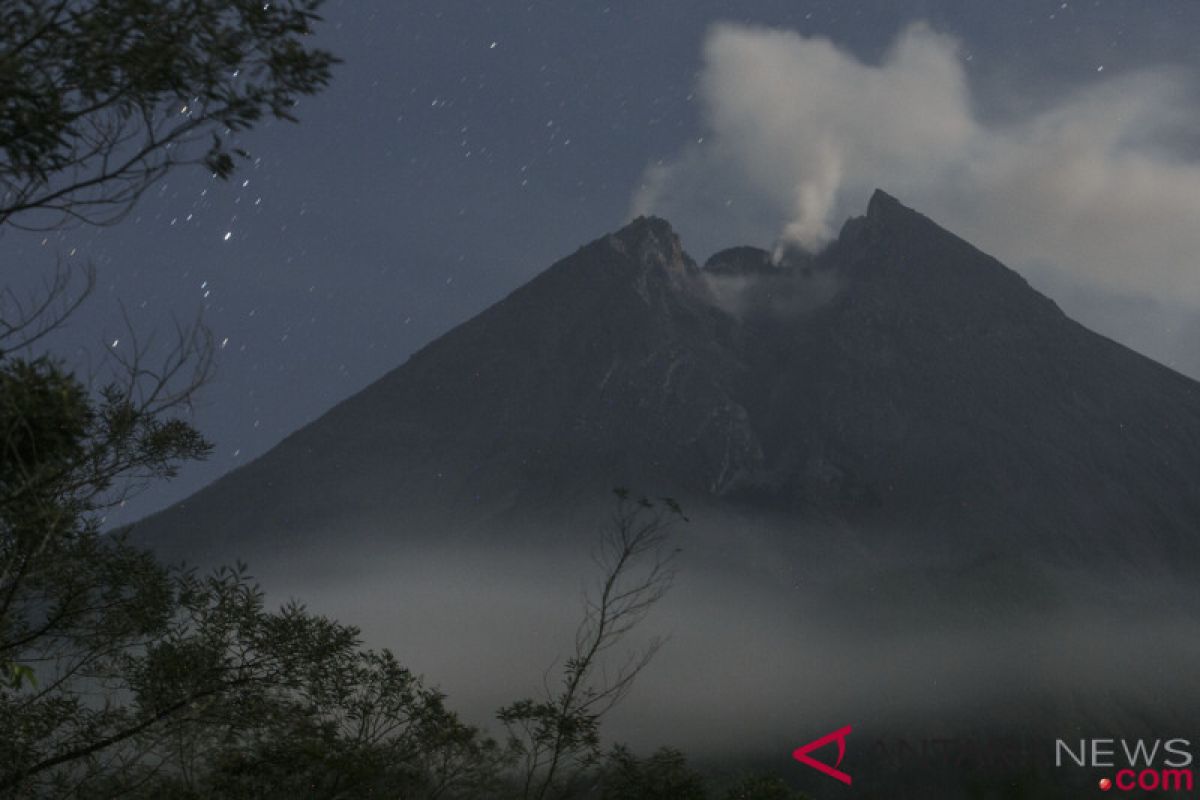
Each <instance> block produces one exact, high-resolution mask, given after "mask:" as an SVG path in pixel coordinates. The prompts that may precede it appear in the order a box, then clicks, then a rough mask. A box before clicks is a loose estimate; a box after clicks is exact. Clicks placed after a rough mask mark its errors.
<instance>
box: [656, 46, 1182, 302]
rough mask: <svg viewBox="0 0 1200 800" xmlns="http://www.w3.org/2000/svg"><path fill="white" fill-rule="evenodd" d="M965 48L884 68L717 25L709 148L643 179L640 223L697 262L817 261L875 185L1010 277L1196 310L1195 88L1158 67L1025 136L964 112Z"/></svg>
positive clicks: (1093, 87) (696, 146) (1016, 127)
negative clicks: (801, 255) (656, 225)
mask: <svg viewBox="0 0 1200 800" xmlns="http://www.w3.org/2000/svg"><path fill="white" fill-rule="evenodd" d="M963 64H964V62H963V60H962V58H961V56H960V53H959V48H958V43H957V42H956V41H955V39H953V38H952V37H950V36H947V35H944V34H942V33H938V32H936V31H934V30H932V29H931V28H930V27H929V26H927V25H924V24H916V25H913V26H910V27H909V28H907V29H906V30H904V31H903V32H901V34H900V35H899V36H898V37H897V39H896V41H895V42H894V44H893V45H892V47H891V49H890V50H889V51H888V52H887V53H886V54H885V55H884V57H883V58H882V59H881V60H880V62H879V63H877V64H868V63H864V62H863V61H860V60H859V59H858V58H856V57H855V56H854V55H853V54H851V53H848V52H846V51H845V50H842V49H840V48H839V47H837V46H836V45H834V44H833V43H831V42H830V41H828V40H826V39H821V38H804V37H802V36H800V35H798V34H796V33H793V32H789V31H781V30H772V29H766V28H756V27H743V26H737V25H729V24H722V25H717V26H714V27H713V28H712V29H711V31H710V33H709V35H708V38H707V41H706V43H705V47H704V68H703V70H702V72H701V76H700V82H699V95H700V98H701V100H702V102H703V104H704V111H703V116H704V122H705V127H706V130H705V131H704V136H703V138H702V139H701V140H700V141H698V142H696V143H693V144H691V145H688V146H687V147H685V148H684V149H683V150H682V151H681V152H680V153H678V155H677V156H676V157H675V158H674V159H672V160H669V161H666V162H663V163H660V164H656V165H653V166H651V167H649V168H648V169H647V170H646V172H645V174H644V176H643V181H642V185H641V187H640V189H639V190H638V191H637V192H636V194H635V196H634V198H633V210H634V211H635V213H655V214H660V215H662V216H665V217H667V218H668V219H671V220H672V221H673V222H674V223H675V224H676V225H677V226H678V227H679V228H680V230H681V231H682V233H683V235H684V240H685V241H688V242H689V243H691V247H692V248H693V249H697V250H702V249H704V248H710V249H716V248H718V247H722V246H728V245H731V244H745V243H752V244H759V245H767V244H770V243H772V242H774V241H776V240H778V239H780V238H782V239H784V240H785V241H791V242H795V243H798V244H801V245H802V246H804V247H806V248H807V249H810V250H816V249H818V248H820V246H821V245H822V244H823V243H825V242H826V241H828V240H829V239H830V238H831V237H832V236H833V235H834V234H835V233H836V228H837V226H838V225H840V223H841V221H842V220H843V219H845V217H846V216H849V215H851V214H860V213H862V209H863V208H864V207H865V204H866V200H867V198H868V196H869V194H870V192H871V190H872V189H873V188H875V187H882V188H884V189H886V190H888V191H889V192H891V193H893V194H896V195H897V196H898V197H900V198H901V199H902V200H903V201H904V202H905V204H906V205H909V206H911V207H914V208H917V209H919V210H920V211H922V212H923V213H925V214H927V215H929V216H931V217H933V218H934V219H936V220H938V222H939V223H941V224H943V225H945V226H946V227H948V228H950V229H951V230H953V231H955V232H956V233H958V234H959V235H961V236H963V237H965V238H967V239H968V240H970V241H972V242H974V243H976V244H978V245H980V246H981V247H982V248H983V249H985V250H987V251H989V252H992V253H994V254H995V255H997V256H999V257H1000V258H1001V259H1003V260H1005V261H1008V262H1009V263H1011V264H1013V265H1015V266H1022V265H1028V264H1032V263H1053V264H1056V265H1058V266H1059V267H1060V268H1063V269H1065V270H1068V271H1069V272H1070V273H1072V274H1073V275H1074V276H1075V277H1076V278H1077V279H1080V280H1083V281H1087V282H1089V283H1091V284H1093V285H1098V286H1101V287H1104V288H1106V289H1109V290H1117V291H1135V292H1143V293H1149V294H1152V295H1155V296H1157V297H1160V298H1167V297H1169V298H1174V299H1176V300H1183V301H1184V302H1188V303H1190V304H1191V305H1193V306H1197V305H1200V281H1197V280H1196V278H1195V271H1196V268H1197V257H1196V253H1200V226H1197V225H1196V224H1195V220H1196V219H1200V160H1198V159H1197V157H1196V155H1195V153H1191V154H1189V153H1187V152H1185V151H1184V150H1182V149H1181V147H1180V146H1179V142H1181V141H1185V140H1186V136H1187V132H1188V131H1189V130H1191V131H1194V130H1196V129H1200V104H1197V103H1196V102H1195V92H1194V91H1193V86H1192V84H1194V83H1195V81H1194V80H1193V79H1191V78H1188V77H1187V76H1184V75H1182V74H1180V73H1178V72H1173V71H1170V70H1166V69H1160V70H1151V71H1142V72H1139V73H1133V74H1125V75H1123V76H1117V77H1113V78H1109V77H1103V76H1100V75H1098V76H1097V79H1096V81H1095V82H1093V83H1092V84H1090V85H1089V86H1087V87H1085V88H1084V89H1082V90H1080V91H1077V92H1076V93H1074V94H1072V95H1069V96H1066V97H1064V98H1061V99H1060V101H1059V103H1058V105H1057V106H1055V107H1051V108H1049V109H1046V110H1043V111H1041V112H1039V113H1037V114H1036V115H1033V116H1031V117H1028V118H1024V119H1019V120H1006V121H1003V122H988V121H983V120H981V119H979V118H978V116H977V115H976V113H975V111H974V108H973V100H972V97H971V92H970V89H969V84H968V80H967V75H966V72H965V70H964V66H963Z"/></svg>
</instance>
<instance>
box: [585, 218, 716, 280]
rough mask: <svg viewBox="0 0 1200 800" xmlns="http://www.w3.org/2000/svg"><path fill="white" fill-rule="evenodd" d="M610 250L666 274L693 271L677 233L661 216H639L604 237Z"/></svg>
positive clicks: (689, 258) (694, 266)
mask: <svg viewBox="0 0 1200 800" xmlns="http://www.w3.org/2000/svg"><path fill="white" fill-rule="evenodd" d="M605 241H606V242H607V243H608V245H609V246H610V247H612V248H613V249H615V250H616V251H617V252H619V253H620V254H621V255H624V256H627V257H629V258H631V259H633V260H634V261H636V262H638V263H639V264H640V265H641V266H643V267H660V268H663V269H666V270H667V271H669V272H685V271H692V270H695V269H696V265H695V263H694V262H693V261H692V259H691V257H689V256H688V255H687V253H685V252H684V250H683V242H682V241H680V239H679V234H677V233H676V232H675V230H674V229H673V228H672V227H671V223H669V222H667V221H666V220H665V219H663V218H661V217H654V216H640V217H637V218H635V219H634V220H633V221H632V222H630V223H629V224H627V225H626V226H625V227H623V228H621V229H620V230H619V231H617V232H616V233H613V234H610V235H609V236H607V237H605Z"/></svg>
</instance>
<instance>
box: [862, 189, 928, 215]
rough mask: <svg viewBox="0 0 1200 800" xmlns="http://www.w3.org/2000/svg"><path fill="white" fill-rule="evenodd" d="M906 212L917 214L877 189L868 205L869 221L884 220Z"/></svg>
mask: <svg viewBox="0 0 1200 800" xmlns="http://www.w3.org/2000/svg"><path fill="white" fill-rule="evenodd" d="M904 212H907V213H909V214H915V213H916V212H915V211H913V210H912V209H910V208H909V207H908V206H906V205H904V204H903V203H901V202H900V201H899V200H897V199H896V198H895V197H892V196H891V195H890V194H888V193H887V192H885V191H884V190H883V189H876V190H875V191H874V192H872V193H871V199H870V201H869V202H868V203H867V219H884V218H886V217H889V216H893V215H895V214H897V213H904Z"/></svg>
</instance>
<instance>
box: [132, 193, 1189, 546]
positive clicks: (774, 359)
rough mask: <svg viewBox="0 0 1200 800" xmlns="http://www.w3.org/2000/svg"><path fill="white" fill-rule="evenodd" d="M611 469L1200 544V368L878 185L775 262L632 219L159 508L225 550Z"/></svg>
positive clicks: (587, 493)
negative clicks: (1126, 343) (1072, 315)
mask: <svg viewBox="0 0 1200 800" xmlns="http://www.w3.org/2000/svg"><path fill="white" fill-rule="evenodd" d="M614 485H630V486H636V487H645V488H646V489H647V490H650V491H654V492H655V493H657V494H671V495H673V496H676V497H679V498H680V499H681V500H683V501H684V502H685V504H688V505H689V506H690V507H692V508H697V507H699V508H723V509H735V510H738V511H739V513H758V512H760V511H761V512H763V513H769V514H771V515H775V516H776V517H779V518H783V519H789V520H794V521H795V522H796V523H797V524H800V523H804V522H813V523H819V524H822V525H826V526H840V527H842V528H844V529H846V530H852V531H858V532H868V533H869V532H874V534H877V535H880V536H885V535H886V536H889V537H893V538H894V537H907V538H906V539H905V541H906V542H908V543H909V544H908V546H911V547H914V548H920V547H928V548H935V549H939V550H943V551H945V550H953V549H955V548H965V549H970V550H972V551H973V552H974V551H980V552H984V551H991V550H1006V549H1020V550H1025V551H1030V550H1032V551H1037V552H1040V553H1043V554H1044V555H1045V557H1047V558H1050V559H1054V560H1060V561H1063V562H1071V561H1075V560H1082V561H1084V562H1086V561H1088V560H1089V559H1090V558H1093V557H1101V556H1103V557H1108V556H1118V557H1120V558H1139V557H1152V558H1154V559H1155V560H1159V559H1161V560H1163V561H1176V562H1177V561H1178V560H1179V559H1184V560H1191V559H1194V558H1195V556H1196V555H1197V538H1196V535H1195V522H1196V520H1198V519H1200V384H1197V383H1195V382H1193V381H1191V380H1189V379H1188V378H1185V377H1183V376H1182V375H1179V374H1177V373H1175V372H1172V371H1171V370H1169V369H1167V368H1165V367H1163V366H1160V365H1158V364H1156V363H1154V362H1152V361H1150V360H1149V359H1147V358H1144V357H1142V356H1140V355H1137V354H1136V353H1134V352H1132V351H1130V350H1128V349H1126V348H1125V347H1122V346H1121V345H1118V344H1116V343H1114V342H1112V341H1110V340H1108V339H1106V338H1104V337H1102V336H1099V335H1097V334H1095V333H1093V332H1091V331H1089V330H1087V329H1085V328H1083V327H1082V326H1080V325H1079V324H1077V323H1075V322H1073V321H1072V320H1071V319H1069V318H1068V317H1066V316H1065V315H1064V314H1063V313H1062V312H1061V311H1060V310H1059V309H1058V307H1057V306H1056V305H1055V304H1054V303H1053V302H1052V301H1051V300H1049V299H1047V298H1046V297H1044V296H1042V295H1041V294H1039V293H1038V292H1036V291H1035V290H1034V289H1032V288H1031V287H1030V286H1029V285H1028V284H1027V283H1026V282H1025V280H1024V279H1022V278H1021V277H1020V276H1019V275H1018V274H1017V273H1015V272H1013V271H1012V270H1010V269H1008V268H1006V267H1005V266H1004V265H1002V264H1001V263H1000V262H998V261H997V260H996V259H994V258H992V257H990V256H988V255H986V254H984V253H982V252H980V251H979V250H977V249H976V248H974V247H972V246H971V245H970V244H969V243H967V242H965V241H963V240H962V239H960V238H958V237H957V236H954V235H953V234H951V233H949V232H947V231H946V230H944V229H942V228H940V227H939V226H938V225H936V224H935V223H934V222H932V221H931V220H929V219H928V218H926V217H924V216H922V215H921V214H919V213H917V212H915V211H913V210H911V209H909V208H906V207H905V206H904V205H902V204H901V203H900V202H899V201H897V200H896V199H895V198H893V197H891V196H889V195H887V194H885V193H884V192H882V191H876V192H875V194H874V196H873V197H872V198H871V200H870V204H869V206H868V209H867V213H866V215H865V216H863V217H857V218H854V219H850V220H849V221H847V222H846V224H845V225H844V227H843V228H842V230H841V233H840V235H839V236H838V238H837V239H836V240H835V241H834V242H832V243H831V244H830V245H829V246H828V247H827V248H826V249H825V250H824V251H822V252H820V253H819V254H816V255H812V254H808V253H804V252H802V251H796V252H792V253H789V254H787V255H786V256H785V257H783V258H780V259H773V258H772V257H771V255H770V254H769V253H768V252H767V251H764V250H759V249H757V248H751V247H741V248H734V249H731V250H726V251H723V252H722V253H718V254H716V255H714V256H713V257H712V258H710V259H709V260H708V262H707V263H706V264H705V265H703V266H700V265H698V264H697V263H696V262H695V261H694V260H693V259H692V258H691V257H689V256H688V254H687V253H686V252H685V251H684V249H683V246H682V244H681V242H680V240H679V237H678V236H677V235H676V234H675V232H674V231H673V230H672V229H671V227H670V225H669V224H668V223H667V222H665V221H664V220H661V219H657V218H652V217H644V218H638V219H636V220H634V221H633V222H631V223H630V224H628V225H627V226H625V227H624V228H622V229H621V230H619V231H617V232H616V233H613V234H610V235H607V236H603V237H601V238H599V239H597V240H595V241H593V242H591V243H590V244H588V245H586V246H584V247H582V248H580V249H579V250H578V251H576V252H575V253H573V254H572V255H570V256H568V257H566V258H564V259H562V260H561V261H559V262H557V263H556V264H554V265H553V266H551V267H550V268H549V269H547V270H546V271H544V272H543V273H541V274H540V275H538V276H537V277H536V278H534V279H533V280H531V281H530V282H529V283H527V284H526V285H524V286H522V287H520V288H519V289H517V290H516V291H514V292H513V293H512V294H511V295H509V296H508V297H506V298H505V299H503V300H502V301H500V302H498V303H496V304H495V305H493V306H492V307H490V308H488V309H487V310H486V311H484V312H482V313H481V314H479V315H478V316H476V317H475V318H473V319H471V320H469V321H467V322H465V323H463V324H462V325H459V326H458V327H457V328H455V329H453V330H451V331H450V332H449V333H447V334H445V335H444V336H442V337H441V338H439V339H437V340H436V341H434V342H432V343H431V344H429V345H428V346H427V347H425V348H424V349H422V350H421V351H419V352H418V353H416V354H415V355H413V356H412V357H411V358H410V359H409V360H408V361H407V363H405V364H404V365H402V366H401V367H399V368H398V369H396V370H394V371H392V372H391V373H389V374H387V375H385V376H384V377H382V378H381V379H380V380H379V381H377V382H376V383H374V384H373V385H371V386H370V387H368V388H367V389H365V390H363V391H362V392H360V393H359V394H357V395H355V396H353V397H351V398H350V399H348V400H346V401H345V402H343V403H341V404H340V405H338V406H337V407H335V408H334V409H332V410H331V411H330V412H328V413H327V414H325V415H324V416H323V417H321V418H320V419H318V420H317V421H315V422H313V423H312V424H310V425H308V426H306V427H305V428H303V429H301V430H300V431H297V432H296V433H294V434H293V435H291V436H289V437H288V438H287V439H286V440H284V441H283V442H282V443H281V444H279V445H278V446H277V447H276V448H274V449H273V450H271V451H270V452H268V453H267V454H266V455H264V456H262V457H261V458H259V459H257V460H255V461H254V462H252V463H251V464H249V465H247V466H245V467H242V468H240V469H238V470H236V471H234V472H233V473H231V474H229V475H227V476H226V477H224V478H222V479H221V480H219V481H217V482H216V483H214V484H213V485H211V486H209V487H208V488H206V489H205V490H203V491H201V492H200V493H198V494H197V495H195V496H193V497H191V498H190V499H188V500H187V501H185V502H183V503H181V504H179V505H177V506H175V507H173V508H171V509H169V510H167V511H166V512H164V513H162V514H159V515H157V516H155V517H153V518H151V519H150V520H149V521H147V522H146V523H144V524H143V529H144V531H145V532H147V534H149V535H153V536H155V537H169V539H170V540H171V541H173V542H183V543H187V542H193V543H196V542H207V543H208V544H209V545H217V544H220V546H221V552H224V553H226V557H228V554H229V553H230V547H231V546H232V545H233V544H234V543H237V544H239V545H241V546H243V547H249V548H252V549H259V548H258V547H255V546H254V545H255V543H258V544H259V545H262V546H265V547H268V548H270V547H278V546H280V545H286V544H298V543H302V542H304V541H306V540H308V539H309V538H311V537H319V536H325V535H328V533H327V532H328V531H333V530H336V531H338V534H337V535H339V536H353V535H354V533H353V531H354V528H355V525H356V524H358V523H359V522H361V521H363V520H371V521H373V523H378V522H379V521H380V520H389V521H395V525H394V526H393V528H392V529H393V530H394V531H395V535H396V536H422V535H431V531H433V530H435V529H436V526H437V525H438V524H439V522H440V521H443V520H451V519H453V520H455V521H457V522H464V523H470V524H486V523H487V521H489V520H493V521H494V520H497V519H502V518H505V517H506V516H508V515H512V514H519V515H528V514H537V513H541V512H542V511H548V512H552V511H553V510H554V509H556V508H561V507H570V506H571V505H572V504H576V503H579V502H583V501H585V500H586V499H588V498H595V497H597V496H602V495H603V494H604V492H605V491H606V489H607V487H610V486H614ZM431 526H433V527H431ZM185 549H187V548H186V546H185ZM204 549H208V548H207V547H206V548H204ZM234 549H236V548H234Z"/></svg>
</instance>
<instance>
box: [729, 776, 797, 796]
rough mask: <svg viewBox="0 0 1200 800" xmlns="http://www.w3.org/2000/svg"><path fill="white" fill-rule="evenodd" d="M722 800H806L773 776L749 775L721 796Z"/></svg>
mask: <svg viewBox="0 0 1200 800" xmlns="http://www.w3.org/2000/svg"><path fill="white" fill-rule="evenodd" d="M723 799H724V800H808V795H806V794H804V793H803V792H798V791H796V790H795V789H793V788H791V787H790V786H788V785H787V784H786V783H784V782H783V780H782V779H780V778H779V777H777V776H775V775H749V776H747V777H745V778H742V779H741V780H740V781H738V782H737V783H736V784H734V785H733V786H732V787H730V789H729V790H728V791H727V792H726V793H725V794H724V795H723Z"/></svg>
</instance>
